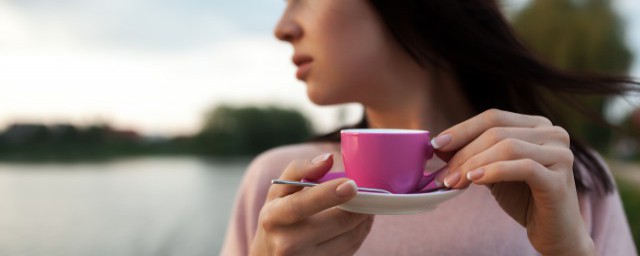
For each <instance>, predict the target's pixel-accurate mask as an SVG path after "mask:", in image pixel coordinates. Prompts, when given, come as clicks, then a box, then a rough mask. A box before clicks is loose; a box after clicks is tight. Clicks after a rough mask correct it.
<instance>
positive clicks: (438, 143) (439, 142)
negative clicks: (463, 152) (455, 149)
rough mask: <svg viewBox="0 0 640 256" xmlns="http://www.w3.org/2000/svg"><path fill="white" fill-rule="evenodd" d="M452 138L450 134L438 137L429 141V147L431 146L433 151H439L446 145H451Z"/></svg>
mask: <svg viewBox="0 0 640 256" xmlns="http://www.w3.org/2000/svg"><path fill="white" fill-rule="evenodd" d="M452 138H453V137H452V136H451V134H443V135H440V136H438V137H435V138H433V139H432V140H431V145H432V146H433V148H435V149H439V148H441V147H444V146H446V145H447V144H449V143H451V139H452Z"/></svg>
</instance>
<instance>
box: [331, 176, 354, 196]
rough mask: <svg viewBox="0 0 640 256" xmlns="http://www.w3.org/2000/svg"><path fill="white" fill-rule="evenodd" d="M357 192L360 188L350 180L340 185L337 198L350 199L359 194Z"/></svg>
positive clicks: (337, 189)
mask: <svg viewBox="0 0 640 256" xmlns="http://www.w3.org/2000/svg"><path fill="white" fill-rule="evenodd" d="M357 190H358V186H357V185H356V182H355V181H353V180H348V181H345V182H344V183H342V184H340V186H338V187H337V188H336V196H338V197H350V196H352V195H354V194H355V193H357Z"/></svg>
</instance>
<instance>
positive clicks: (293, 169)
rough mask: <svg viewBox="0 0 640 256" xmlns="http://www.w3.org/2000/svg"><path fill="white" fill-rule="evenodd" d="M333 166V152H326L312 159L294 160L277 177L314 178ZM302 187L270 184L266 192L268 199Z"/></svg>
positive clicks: (287, 193)
mask: <svg viewBox="0 0 640 256" xmlns="http://www.w3.org/2000/svg"><path fill="white" fill-rule="evenodd" d="M331 166H333V154H332V153H327V154H322V155H320V156H317V157H315V158H314V159H312V160H310V161H309V160H294V161H292V162H291V163H290V164H289V165H288V166H287V168H286V169H285V170H284V172H282V174H281V175H280V178H279V179H282V180H294V181H299V180H302V179H310V180H315V179H319V178H321V177H322V176H324V175H325V174H326V173H327V172H328V171H329V170H330V169H331ZM301 189H302V187H298V186H283V185H277V186H271V187H270V188H269V192H268V193H267V198H268V200H272V199H274V198H278V197H284V196H287V195H290V194H293V193H295V192H298V191H300V190H301Z"/></svg>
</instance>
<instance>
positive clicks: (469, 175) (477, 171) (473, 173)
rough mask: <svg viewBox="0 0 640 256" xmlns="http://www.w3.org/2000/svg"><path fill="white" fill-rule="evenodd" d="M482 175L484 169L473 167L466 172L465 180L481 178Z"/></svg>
mask: <svg viewBox="0 0 640 256" xmlns="http://www.w3.org/2000/svg"><path fill="white" fill-rule="evenodd" d="M482 176H484V169H482V168H480V169H475V170H473V171H470V172H468V173H467V180H469V181H474V180H478V179H480V178H482Z"/></svg>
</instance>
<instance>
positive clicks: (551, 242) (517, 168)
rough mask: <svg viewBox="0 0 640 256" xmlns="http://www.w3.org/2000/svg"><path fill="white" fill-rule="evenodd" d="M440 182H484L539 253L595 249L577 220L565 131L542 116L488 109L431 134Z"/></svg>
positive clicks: (580, 252)
mask: <svg viewBox="0 0 640 256" xmlns="http://www.w3.org/2000/svg"><path fill="white" fill-rule="evenodd" d="M433 141H435V143H434V146H436V147H437V149H438V151H437V152H436V153H437V154H438V155H439V156H440V157H441V158H443V159H445V160H447V159H448V158H450V159H448V166H449V168H448V169H447V171H446V174H444V175H442V177H445V178H444V183H445V185H447V186H449V187H452V188H456V189H461V188H466V187H468V186H469V184H470V183H475V184H482V185H487V186H488V187H489V188H490V189H491V193H492V194H493V196H494V197H495V199H496V200H497V201H498V203H499V205H500V206H501V207H502V209H503V210H504V211H505V212H506V213H507V214H509V215H510V216H511V217H512V218H513V219H515V220H516V221H517V222H518V223H520V224H521V225H523V226H524V227H525V228H526V229H527V234H528V237H529V240H530V242H531V244H532V245H533V247H534V248H536V250H538V251H539V252H540V253H542V254H543V255H565V254H566V255H569V254H576V255H585V254H595V248H594V244H593V240H591V237H590V236H589V234H588V232H587V229H586V227H585V225H584V223H583V221H582V217H581V215H580V209H579V205H578V197H577V193H576V186H575V182H574V179H573V160H574V157H573V153H572V151H571V150H570V148H569V134H568V133H567V132H566V131H565V130H564V129H563V128H561V127H558V126H553V124H552V123H551V122H550V121H549V120H548V119H547V118H544V117H540V116H527V115H521V114H516V113H511V112H506V111H501V110H495V109H492V110H488V111H485V112H484V113H482V114H479V115H477V116H475V117H473V118H471V119H469V120H467V121H464V122H462V123H460V124H458V125H456V126H453V127H451V128H449V129H447V130H445V131H444V132H442V133H440V135H439V136H438V137H436V138H435V139H434V140H433Z"/></svg>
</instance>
